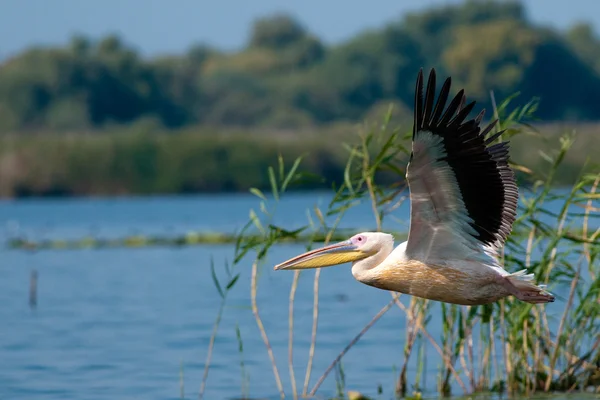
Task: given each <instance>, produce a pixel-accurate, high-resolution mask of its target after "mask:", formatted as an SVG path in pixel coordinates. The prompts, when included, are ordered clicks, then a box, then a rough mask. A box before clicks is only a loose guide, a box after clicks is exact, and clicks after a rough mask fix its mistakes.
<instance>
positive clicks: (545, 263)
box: [231, 98, 600, 398]
mask: <svg viewBox="0 0 600 400" xmlns="http://www.w3.org/2000/svg"><path fill="white" fill-rule="evenodd" d="M511 100H512V99H510V98H509V99H507V100H506V101H504V102H503V103H501V104H499V105H498V106H497V107H495V110H494V111H495V114H496V116H497V117H498V118H499V119H500V124H499V126H498V129H506V133H505V134H504V135H503V136H505V137H504V139H507V138H509V139H511V140H512V139H513V138H514V137H518V136H519V135H529V136H531V137H534V136H535V137H537V138H538V140H540V141H543V136H541V135H540V133H539V132H536V131H535V130H534V129H533V128H532V127H531V126H530V125H528V123H527V121H528V120H531V119H532V117H533V115H534V112H535V110H536V104H537V103H536V102H535V101H532V102H530V103H528V104H526V105H524V106H522V107H511ZM389 115H391V113H390V114H388V118H386V120H384V121H383V124H379V125H378V126H365V127H364V129H362V130H361V133H360V135H359V136H358V137H357V139H356V140H355V141H354V142H353V143H349V144H347V145H346V149H347V151H348V162H347V164H346V167H345V169H344V175H343V179H341V182H340V183H339V184H337V185H335V184H334V185H333V186H332V191H333V193H334V197H333V200H332V201H331V203H330V204H329V205H328V207H327V208H326V209H319V208H315V209H312V210H307V216H308V218H307V219H308V221H307V223H306V225H305V226H302V227H300V228H296V229H293V230H292V229H289V228H286V227H281V226H276V225H274V224H273V215H274V213H275V212H276V209H277V203H278V201H279V200H280V198H281V197H283V196H285V194H286V191H287V190H288V189H289V188H290V187H292V186H293V185H294V184H295V183H296V182H300V181H303V180H305V179H306V178H307V175H306V174H303V173H302V169H301V165H302V159H301V158H298V159H296V160H295V161H294V162H293V163H292V164H291V167H289V168H286V165H290V164H287V163H285V162H284V161H283V159H282V158H280V159H279V161H278V163H277V165H275V166H273V167H269V169H268V170H267V176H268V179H269V182H270V187H271V193H270V197H271V199H270V201H268V202H267V196H266V195H265V194H264V193H263V192H262V191H261V190H259V189H256V188H255V189H252V190H251V192H252V193H254V194H255V195H256V196H257V199H258V207H257V209H256V210H254V209H253V210H250V220H249V221H248V224H247V225H246V226H245V228H244V229H243V230H242V231H241V232H239V234H238V236H237V241H236V249H235V255H234V265H235V264H238V263H240V262H241V260H242V259H244V260H247V259H248V258H250V259H251V260H252V261H253V278H252V282H251V297H252V302H253V303H252V304H253V311H254V313H255V317H256V321H257V325H258V326H259V329H260V332H261V335H262V337H263V340H264V343H265V348H266V350H267V352H269V356H270V359H271V362H272V365H273V373H274V378H275V383H276V386H277V389H278V390H279V392H280V395H281V396H282V397H284V396H285V395H288V396H290V397H293V398H297V397H299V396H304V395H308V396H314V395H315V394H316V392H317V390H318V389H319V387H320V385H321V383H323V381H324V380H326V379H327V378H328V375H329V373H330V372H331V371H335V372H336V376H337V381H338V384H337V386H336V387H337V388H338V393H337V395H338V396H340V395H341V396H345V394H344V391H345V388H344V374H343V368H341V363H342V361H343V357H344V355H345V354H346V353H347V352H348V351H350V350H351V349H352V346H353V345H354V344H355V343H356V342H357V341H358V340H359V339H360V338H361V337H362V336H363V335H364V334H366V333H367V331H368V330H369V329H370V328H371V327H372V326H373V325H374V324H375V322H376V321H377V320H378V319H379V318H380V317H381V316H382V315H383V314H385V313H386V312H387V311H388V310H389V309H391V308H392V307H394V305H396V306H397V307H398V308H399V309H401V310H402V311H403V313H404V315H405V318H406V324H405V326H406V328H405V329H406V332H405V337H406V340H405V346H404V353H403V359H402V360H399V363H400V365H401V367H400V369H399V372H398V376H397V382H396V385H395V387H396V393H397V395H398V396H403V397H406V396H411V397H412V398H420V397H421V396H422V394H423V393H424V392H431V391H437V393H438V394H439V395H442V396H450V395H453V394H454V393H455V392H456V390H457V389H458V390H459V391H460V392H462V393H463V394H464V395H470V394H474V393H497V394H504V393H506V394H510V395H517V394H522V395H526V396H531V395H533V394H535V393H540V392H543V393H549V392H565V393H572V392H579V393H584V392H590V391H591V392H595V393H600V370H599V368H598V365H600V323H599V322H598V321H600V260H599V257H600V227H599V228H597V229H594V228H593V226H598V218H599V217H600V212H599V211H600V204H599V200H600V193H599V192H598V186H599V185H600V172H598V171H600V168H598V167H597V166H590V165H588V161H585V162H584V163H583V164H584V167H585V170H586V171H590V170H591V171H596V172H592V173H589V172H587V173H582V174H580V175H579V176H578V177H577V179H576V180H575V181H574V182H573V183H572V185H571V187H570V190H567V191H554V190H553V188H554V185H555V182H556V181H555V178H556V176H558V175H559V171H560V169H561V168H562V167H563V162H564V160H565V159H566V158H567V155H568V153H569V151H570V149H571V148H572V146H573V144H574V143H575V139H576V135H575V134H573V133H569V134H565V135H563V136H562V137H561V140H560V142H559V146H558V147H557V148H555V149H554V151H552V152H542V153H541V155H540V156H541V157H542V158H543V159H544V160H545V165H543V167H542V168H539V169H535V170H533V169H531V168H526V167H524V166H523V165H521V164H519V163H515V164H514V165H513V167H514V168H515V169H517V170H519V171H521V172H522V173H523V174H525V176H526V177H527V180H528V182H529V184H530V188H529V189H528V190H526V191H522V193H521V202H520V206H519V213H518V219H517V221H516V222H515V225H514V229H513V234H512V235H511V237H510V239H509V241H508V242H507V244H506V246H505V249H504V253H503V254H502V262H503V264H504V266H505V268H506V269H507V270H510V271H515V270H519V269H523V268H526V269H528V270H529V271H530V272H532V273H534V274H535V276H536V280H537V281H540V282H544V283H546V284H547V285H548V287H549V290H551V291H552V292H554V293H555V294H556V295H557V302H556V303H554V304H553V305H552V307H551V308H550V307H546V306H534V305H531V304H528V303H524V302H519V301H517V300H514V299H513V298H507V299H504V300H501V301H499V302H497V303H495V304H491V305H485V306H473V307H462V306H456V305H449V304H439V303H435V302H430V301H427V300H424V299H418V298H411V299H410V301H409V303H408V305H405V304H404V303H402V302H401V301H400V300H399V298H398V297H399V296H398V294H395V293H392V294H391V296H392V298H391V299H390V302H389V303H388V304H387V305H384V306H383V308H382V309H381V311H380V312H379V313H378V314H377V315H375V316H374V317H373V319H372V320H371V322H369V324H367V326H365V327H364V329H363V330H362V331H361V332H358V333H357V336H356V337H355V338H354V339H353V340H352V341H351V342H350V343H348V344H347V345H346V346H345V347H344V346H340V347H341V348H340V351H341V352H340V354H339V356H338V357H337V358H335V359H334V360H333V361H332V363H331V365H330V367H329V368H328V369H327V370H326V371H324V372H323V373H322V375H321V376H320V377H319V378H318V379H317V381H316V384H315V385H314V386H313V387H312V389H310V390H308V384H309V381H310V376H311V372H312V359H313V357H314V352H315V346H314V344H315V342H316V341H317V338H318V315H319V314H318V311H319V293H318V287H319V286H318V283H319V279H320V275H319V270H316V271H315V274H314V302H313V329H312V339H311V346H310V350H309V351H310V354H309V362H308V365H307V369H306V375H305V379H304V385H303V387H302V391H300V387H299V386H298V385H297V383H296V382H297V380H296V377H295V376H294V368H293V363H294V359H293V342H294V340H293V332H294V323H293V322H294V316H293V311H294V299H295V295H296V285H297V279H298V274H300V273H297V274H296V275H295V276H294V281H293V284H292V286H291V288H290V296H289V302H290V306H289V324H288V326H289V337H288V339H289V352H288V369H289V372H290V375H291V382H292V385H291V388H283V387H282V384H281V380H280V378H279V372H278V367H277V364H276V359H275V356H274V355H273V353H272V350H271V348H270V345H269V339H268V332H267V331H266V330H265V329H264V326H263V325H262V322H261V319H260V317H259V313H258V309H259V305H258V303H257V302H256V290H257V289H256V288H257V282H256V271H257V269H258V268H260V267H261V266H262V265H263V264H264V263H265V260H266V257H267V255H268V254H269V251H270V249H271V248H272V246H274V245H276V244H278V243H281V242H284V241H287V240H299V239H300V240H305V241H306V242H307V248H310V247H311V246H312V244H314V243H315V242H316V241H317V240H323V241H325V242H328V241H330V240H332V239H333V238H336V237H337V234H338V233H339V232H340V230H339V228H338V226H339V223H340V222H341V221H343V219H344V215H345V213H346V211H348V210H349V209H350V208H352V207H354V206H356V205H357V204H358V202H360V201H368V202H370V204H371V205H372V212H373V223H374V225H375V226H376V227H377V229H381V224H382V222H383V221H384V220H385V219H386V218H393V215H392V213H393V211H394V210H395V209H396V208H397V207H398V205H399V204H401V202H403V201H405V193H406V191H405V187H404V183H403V179H398V183H396V184H391V185H380V184H379V183H378V182H379V178H380V177H381V176H383V175H385V174H390V173H395V174H398V175H399V176H403V175H404V174H403V170H402V168H401V167H399V166H400V165H402V166H403V165H405V164H406V161H407V158H408V156H409V154H410V152H409V149H408V148H406V146H405V143H406V140H403V139H405V138H406V136H405V135H402V134H401V132H400V131H398V130H394V129H391V128H390V127H389V126H388V123H387V122H388V121H389ZM406 135H408V134H406ZM501 139H502V138H501ZM554 202H560V204H562V206H561V209H560V212H559V213H553V212H551V211H550V210H549V207H548V205H549V204H551V203H554ZM331 218H333V222H332V223H328V222H327V221H329V220H330V219H331ZM319 238H320V239H319ZM303 273H304V272H303ZM235 283H236V282H234V283H233V285H235ZM233 285H231V286H233ZM557 309H558V310H560V314H558V315H557V314H556V310H557ZM435 319H438V321H439V322H440V326H442V327H443V330H442V333H441V337H434V336H433V335H432V334H431V333H430V332H429V331H428V324H429V323H430V321H432V320H435ZM424 345H430V346H431V347H432V348H434V349H435V351H436V352H437V354H438V355H439V360H436V363H437V364H438V365H439V370H438V376H437V385H436V386H435V388H433V387H426V386H425V383H424V382H423V380H424V379H423V378H424V376H423V375H422V372H420V373H417V375H416V377H415V379H414V381H413V382H409V380H408V379H409V378H408V375H407V372H406V371H407V369H408V365H409V364H410V363H413V365H416V366H417V371H422V370H423V366H424V364H425V362H431V361H430V360H426V359H425V355H424V352H423V351H422V349H423V346H424ZM391 367H392V366H390V368H391ZM409 388H414V389H413V391H412V393H409V392H408V389H409ZM330 395H334V394H333V393H330ZM349 396H357V394H356V393H353V392H352V393H350V394H349ZM354 398H357V397H354Z"/></svg>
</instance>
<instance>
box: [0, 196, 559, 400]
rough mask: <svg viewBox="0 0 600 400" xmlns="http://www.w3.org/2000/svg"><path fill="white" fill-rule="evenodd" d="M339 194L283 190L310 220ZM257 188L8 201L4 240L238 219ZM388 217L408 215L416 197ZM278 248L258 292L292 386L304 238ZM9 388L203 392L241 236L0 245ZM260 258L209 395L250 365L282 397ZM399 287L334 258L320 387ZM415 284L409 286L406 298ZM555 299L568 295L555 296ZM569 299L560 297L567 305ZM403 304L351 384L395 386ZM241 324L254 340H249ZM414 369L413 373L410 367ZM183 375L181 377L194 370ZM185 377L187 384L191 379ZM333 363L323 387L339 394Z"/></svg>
mask: <svg viewBox="0 0 600 400" xmlns="http://www.w3.org/2000/svg"><path fill="white" fill-rule="evenodd" d="M328 201H329V194H325V193H316V194H315V193H312V194H294V195H289V196H288V197H287V198H284V200H282V202H281V203H280V204H279V206H278V207H279V208H278V211H277V216H276V219H275V221H276V222H277V223H280V224H282V225H283V226H285V227H295V226H296V227H297V226H301V225H303V224H304V223H305V222H306V209H307V208H311V207H313V206H314V205H319V206H322V207H323V208H325V207H326V205H327V202H328ZM251 207H254V208H255V209H256V208H257V207H258V201H257V199H256V198H255V197H253V196H246V195H237V196H233V195H232V196H188V197H149V198H118V199H68V200H24V201H3V202H0V227H1V228H0V240H1V241H2V242H4V241H6V239H8V238H10V237H14V236H15V235H21V236H24V237H26V238H28V239H34V240H38V239H48V238H61V239H68V238H77V237H81V236H86V235H95V236H99V237H122V236H124V235H129V234H133V233H139V234H163V235H166V234H181V233H185V232H188V231H190V230H209V231H226V232H232V231H235V230H238V229H240V228H241V227H242V226H243V225H244V224H245V223H246V222H247V219H248V212H249V209H250V208H251ZM369 210H370V206H369V205H368V204H363V205H360V206H358V207H356V208H355V209H353V210H352V211H351V212H350V213H349V215H348V217H347V218H345V222H344V224H342V226H346V227H360V228H365V229H374V228H375V226H374V221H373V219H372V217H371V214H370V211H369ZM395 216H396V217H397V218H396V219H395V220H394V219H389V220H388V221H387V222H386V227H387V228H388V229H393V230H395V231H405V230H407V228H408V225H407V220H408V204H404V205H402V206H401V207H400V208H398V209H397V210H396V212H395ZM304 249H305V248H304V246H301V245H279V246H276V247H274V248H273V249H272V251H271V253H270V254H269V258H268V260H267V265H266V266H264V267H263V268H261V270H260V278H259V289H258V305H259V309H260V313H261V316H262V319H263V323H264V325H265V329H266V331H267V334H268V335H269V339H270V341H271V345H272V348H273V351H274V354H275V357H276V359H277V365H278V368H279V373H280V375H281V379H282V381H283V385H284V388H285V390H286V393H291V391H290V373H289V371H288V298H289V288H290V286H291V282H292V277H293V273H291V272H284V271H278V272H276V271H273V270H272V268H271V266H272V265H274V264H275V263H278V262H280V261H282V260H285V259H287V258H289V257H290V256H293V255H295V254H297V253H298V252H301V251H304ZM0 252H1V254H0V257H1V258H0V304H1V305H2V307H0V321H2V325H1V327H0V360H1V362H0V399H36V398H43V399H78V400H91V399H106V398H111V399H115V398H119V399H120V398H140V399H142V398H143V399H178V398H181V391H182V390H183V392H184V395H185V398H197V396H198V391H199V387H200V382H201V378H202V373H203V368H204V363H205V359H206V355H207V348H208V343H209V339H210V336H211V333H212V329H213V324H214V320H215V317H216V312H217V309H218V307H219V304H220V296H219V294H218V292H217V290H216V288H215V285H214V284H213V280H212V278H211V273H210V261H211V259H214V262H215V265H216V267H217V273H218V274H219V276H221V277H222V279H223V280H224V279H225V271H224V268H223V266H224V265H225V262H229V263H231V261H232V258H233V247H232V246H230V245H219V246H194V247H182V248H169V247H164V248H161V247H155V248H134V249H124V248H107V249H102V250H94V249H83V250H74V251H65V250H62V251H61V250H45V251H39V252H27V251H22V250H8V249H6V248H4V247H2V248H1V249H0ZM34 269H35V270H37V271H38V274H39V275H38V304H37V307H36V308H30V306H29V304H28V291H29V278H30V273H31V271H32V270H34ZM250 271H251V260H250V259H248V261H247V262H243V263H241V264H239V265H237V266H236V272H239V273H240V274H241V275H240V278H239V281H238V283H237V284H236V286H235V287H234V289H233V290H232V291H231V293H230V295H229V298H228V300H227V305H226V308H225V312H224V314H223V319H222V321H221V325H220V328H219V334H218V336H217V340H216V343H215V348H214V353H213V361H212V367H211V370H210V375H209V378H208V382H207V386H206V392H205V398H206V399H225V398H233V397H240V396H242V394H243V393H242V387H243V386H244V382H245V381H246V380H245V379H243V378H242V372H241V368H240V360H241V359H242V358H243V363H244V365H245V369H246V372H247V374H248V379H247V381H248V394H249V395H250V396H251V397H270V398H278V392H277V387H276V385H275V381H274V378H273V373H272V367H271V364H270V362H269V358H268V355H267V352H266V351H265V346H264V344H263V341H262V339H261V336H260V333H259V330H258V328H257V325H256V322H255V319H254V317H253V315H252V312H251V310H250ZM313 276H314V271H308V272H304V273H303V274H302V275H301V278H300V284H299V287H298V292H297V295H296V306H295V327H296V328H295V332H294V335H295V344H294V365H295V372H296V381H297V384H298V386H299V387H302V384H303V382H304V373H305V368H306V363H307V359H308V349H309V346H310V338H311V328H312V302H313ZM389 300H390V294H389V293H387V292H384V291H380V290H376V289H373V288H370V287H367V286H365V285H363V284H360V283H358V282H356V281H355V280H354V279H353V277H352V275H351V273H350V268H349V266H341V267H338V268H328V269H324V270H323V271H322V275H321V281H320V298H319V301H320V314H319V330H318V340H317V346H316V352H315V358H314V365H313V372H312V376H311V384H310V387H309V389H310V388H312V386H313V385H314V383H315V382H316V380H317V379H318V377H319V376H320V375H321V374H322V372H323V371H324V370H325V369H326V368H327V366H328V365H329V364H330V362H331V361H332V360H333V359H334V358H335V357H336V356H337V355H338V353H339V352H340V351H341V350H342V349H343V348H344V346H345V345H346V344H347V343H348V342H349V341H350V340H351V339H352V338H353V337H354V336H355V335H356V334H357V333H358V332H359V331H360V330H361V329H362V328H363V327H364V325H365V324H367V323H368V322H369V321H370V320H371V318H372V317H373V316H374V315H375V314H376V313H377V312H378V311H379V310H380V309H381V308H382V307H383V306H384V305H385V304H386V303H388V302H389ZM407 300H408V297H407V298H405V299H404V300H403V302H404V303H405V304H406V303H407ZM555 304H558V302H557V303H555ZM560 311H562V306H559V307H557V315H558V313H559V312H560ZM404 324H405V318H404V313H403V312H402V311H401V310H400V309H398V308H397V307H394V308H392V309H391V310H390V311H389V312H388V313H387V314H386V315H384V316H383V318H382V319H381V320H380V321H379V322H378V323H377V324H376V325H375V326H374V327H373V328H372V329H371V330H370V331H369V332H368V333H367V334H366V335H365V336H364V337H363V338H362V340H361V341H360V342H359V343H358V344H356V346H355V347H354V348H353V349H352V350H351V351H350V352H349V353H348V354H347V355H346V356H345V357H344V359H343V363H344V372H345V379H346V383H347V389H349V390H358V391H361V392H364V393H366V394H370V395H376V393H377V388H378V386H379V385H381V388H382V390H383V395H382V398H386V399H387V398H392V397H393V388H394V383H395V377H396V375H397V372H396V370H395V369H394V367H396V368H399V366H400V365H401V364H402V362H403V346H404V338H405V331H404ZM236 325H237V326H239V329H240V332H241V337H242V340H243V347H244V350H243V353H242V354H240V352H239V350H238V339H237V336H236V329H235V328H236ZM430 333H431V334H432V336H433V337H435V338H438V337H439V334H440V327H439V326H435V325H430ZM427 351H428V352H431V353H427V354H428V355H429V356H428V360H431V361H430V362H428V363H427V365H426V374H425V376H426V380H425V382H423V384H424V386H426V387H428V388H430V389H434V388H435V376H436V373H437V368H438V358H439V357H438V356H437V353H435V352H434V351H433V350H432V349H428V350H427ZM410 372H411V375H413V374H414V373H415V371H414V370H411V371H410ZM182 377H183V378H182ZM181 379H183V388H182V387H181V383H180V382H181ZM335 388H336V382H335V379H334V374H333V373H332V374H331V375H330V376H329V377H328V378H327V380H326V381H325V383H324V384H323V386H321V389H320V391H319V393H321V394H323V395H333V394H334V393H335Z"/></svg>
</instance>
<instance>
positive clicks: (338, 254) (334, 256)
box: [274, 240, 371, 270]
mask: <svg viewBox="0 0 600 400" xmlns="http://www.w3.org/2000/svg"><path fill="white" fill-rule="evenodd" d="M370 255H371V254H370V253H367V252H364V251H361V250H359V248H358V247H357V246H356V245H354V244H352V242H351V241H350V240H345V241H343V242H340V243H336V244H332V245H329V246H325V247H322V248H320V249H316V250H311V251H309V252H307V253H304V254H300V255H299V256H296V257H294V258H291V259H289V260H287V261H286V262H283V263H281V264H279V265H276V266H275V268H274V269H275V270H280V269H308V268H321V267H330V266H332V265H338V264H344V263H347V262H352V261H358V260H361V259H363V258H366V257H368V256H370Z"/></svg>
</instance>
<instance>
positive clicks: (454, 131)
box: [406, 69, 519, 260]
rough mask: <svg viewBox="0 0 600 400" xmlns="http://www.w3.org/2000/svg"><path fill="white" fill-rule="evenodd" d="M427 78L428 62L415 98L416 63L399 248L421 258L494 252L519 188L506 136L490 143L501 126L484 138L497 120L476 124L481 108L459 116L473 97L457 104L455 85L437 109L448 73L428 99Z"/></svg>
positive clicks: (446, 90) (469, 107)
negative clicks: (405, 225)
mask: <svg viewBox="0 0 600 400" xmlns="http://www.w3.org/2000/svg"><path fill="white" fill-rule="evenodd" d="M435 78H436V77H435V70H433V69H432V70H431V73H430V75H429V81H428V83H427V89H426V92H425V99H424V101H423V70H421V71H419V75H418V78H417V86H416V90H415V111H414V118H415V120H414V128H413V137H412V141H413V143H412V154H411V157H410V163H409V165H408V167H407V171H406V179H407V181H408V185H409V188H410V200H411V216H410V218H411V219H410V231H409V236H408V243H407V245H406V246H407V247H406V254H407V255H409V256H410V257H414V258H415V259H421V260H427V259H446V258H453V257H460V256H462V257H464V258H468V257H469V256H470V254H477V253H480V254H481V253H487V254H494V253H495V252H496V251H497V249H498V248H499V247H501V246H502V245H503V244H504V242H505V240H506V238H507V236H508V235H509V234H510V232H511V229H512V224H513V222H514V220H515V215H516V207H517V199H518V195H519V194H518V189H517V185H516V184H515V178H514V173H513V171H512V170H511V169H510V168H509V166H508V142H503V143H498V144H494V145H491V146H490V143H492V142H493V141H494V140H495V139H496V138H497V137H498V136H499V135H500V134H501V133H502V132H498V133H496V134H495V135H492V136H491V137H489V138H488V139H486V138H485V136H486V135H487V134H488V133H489V132H490V131H491V130H492V128H493V127H494V125H495V124H496V122H497V121H494V122H493V123H491V124H490V125H488V126H487V127H486V128H485V129H483V130H481V128H480V126H479V124H480V122H481V119H482V118H483V114H484V111H485V110H484V111H482V112H481V113H480V114H479V115H477V117H476V118H474V119H471V120H468V121H465V118H466V117H467V116H468V114H469V113H470V112H471V110H472V109H473V107H474V106H475V102H472V103H469V104H467V105H466V106H465V97H464V91H463V90H460V91H459V92H458V94H457V95H456V96H455V97H454V99H452V101H451V102H450V104H449V105H448V108H446V110H444V107H445V104H446V100H447V99H448V96H449V92H450V82H451V80H450V78H448V79H446V81H445V82H444V84H443V86H442V89H441V91H440V94H439V97H438V100H437V102H435V103H434V96H435V91H436V88H435V86H436V82H435ZM482 250H485V252H482Z"/></svg>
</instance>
